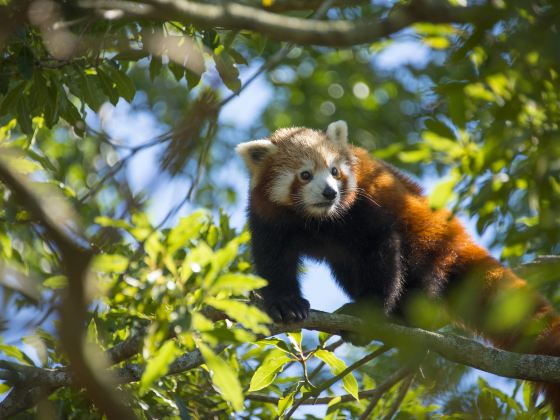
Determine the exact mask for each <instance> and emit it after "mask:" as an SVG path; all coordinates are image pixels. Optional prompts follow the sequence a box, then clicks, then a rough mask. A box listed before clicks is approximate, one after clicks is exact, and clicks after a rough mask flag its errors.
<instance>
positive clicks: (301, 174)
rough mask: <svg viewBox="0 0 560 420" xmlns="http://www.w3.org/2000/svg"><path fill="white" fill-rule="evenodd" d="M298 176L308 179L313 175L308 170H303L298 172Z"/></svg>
mask: <svg viewBox="0 0 560 420" xmlns="http://www.w3.org/2000/svg"><path fill="white" fill-rule="evenodd" d="M299 176H300V177H301V179H303V180H304V181H309V180H310V179H311V178H313V175H311V172H309V171H303V172H301V173H300V174H299Z"/></svg>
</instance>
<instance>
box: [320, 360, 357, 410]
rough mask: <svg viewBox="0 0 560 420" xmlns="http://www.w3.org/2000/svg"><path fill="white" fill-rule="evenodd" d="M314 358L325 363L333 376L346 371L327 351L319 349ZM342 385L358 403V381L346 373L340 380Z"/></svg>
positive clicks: (342, 363)
mask: <svg viewBox="0 0 560 420" xmlns="http://www.w3.org/2000/svg"><path fill="white" fill-rule="evenodd" d="M315 356H316V357H318V358H319V359H321V360H322V361H323V362H325V363H326V364H327V365H328V366H329V368H330V370H331V373H332V374H333V375H335V376H336V375H338V374H340V373H341V372H342V371H343V370H344V369H346V364H345V363H344V362H343V361H342V360H340V359H339V358H338V357H336V355H335V354H334V353H333V352H330V351H328V350H324V349H319V350H317V351H316V352H315ZM342 385H343V386H344V389H346V391H348V393H349V394H351V395H352V396H353V397H354V398H355V399H356V401H358V399H359V398H358V381H356V378H355V377H354V374H353V373H352V372H350V373H348V374H347V375H345V376H344V377H343V378H342Z"/></svg>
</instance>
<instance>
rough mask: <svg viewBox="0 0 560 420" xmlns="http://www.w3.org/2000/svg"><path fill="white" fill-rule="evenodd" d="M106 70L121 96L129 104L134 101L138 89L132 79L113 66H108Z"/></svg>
mask: <svg viewBox="0 0 560 420" xmlns="http://www.w3.org/2000/svg"><path fill="white" fill-rule="evenodd" d="M104 69H105V70H106V71H107V73H108V74H109V76H110V77H111V78H112V80H113V81H114V82H115V84H116V87H117V90H118V92H119V94H120V95H121V96H122V97H123V98H124V99H126V101H127V102H130V101H132V99H134V94H135V93H136V88H135V86H134V83H132V80H131V79H130V77H128V76H127V74H126V73H125V72H123V71H122V70H119V69H118V68H116V67H113V66H109V65H108V66H106V67H104Z"/></svg>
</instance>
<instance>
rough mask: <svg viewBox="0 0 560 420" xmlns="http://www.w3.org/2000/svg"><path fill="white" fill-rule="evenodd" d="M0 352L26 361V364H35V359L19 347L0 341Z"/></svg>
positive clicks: (23, 361)
mask: <svg viewBox="0 0 560 420" xmlns="http://www.w3.org/2000/svg"><path fill="white" fill-rule="evenodd" d="M0 353H3V354H5V355H6V356H8V357H13V358H14V359H16V360H17V361H18V362H21V363H24V364H26V365H31V366H33V365H35V364H34V363H33V360H31V359H30V358H29V356H27V355H26V354H25V353H24V352H22V351H21V350H20V349H18V348H17V347H16V346H10V345H8V344H4V343H2V342H0Z"/></svg>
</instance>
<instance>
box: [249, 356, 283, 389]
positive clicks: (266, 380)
mask: <svg viewBox="0 0 560 420" xmlns="http://www.w3.org/2000/svg"><path fill="white" fill-rule="evenodd" d="M291 361H292V359H291V358H290V357H288V356H287V355H286V354H285V353H282V352H280V351H279V350H278V351H272V352H271V353H270V354H269V355H267V357H266V359H265V360H264V361H263V362H262V364H261V365H260V366H259V368H258V369H257V370H256V371H255V373H254V374H253V377H252V378H251V384H250V385H249V391H248V392H254V391H258V390H260V389H263V388H266V387H267V386H268V385H270V384H271V383H272V381H274V378H276V375H278V373H279V372H282V370H283V369H284V366H285V365H286V363H289V362H291Z"/></svg>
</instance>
